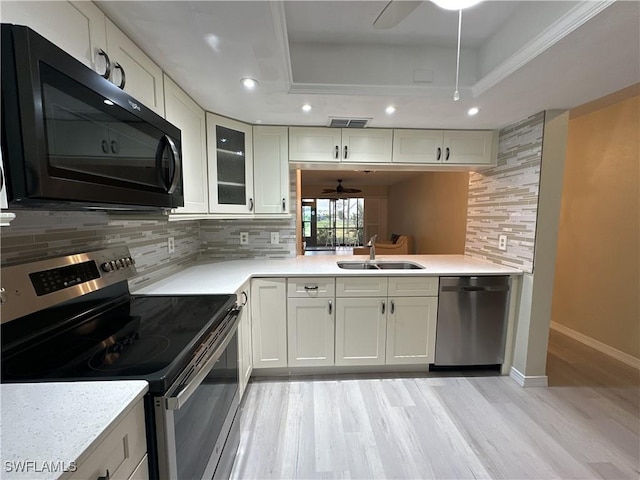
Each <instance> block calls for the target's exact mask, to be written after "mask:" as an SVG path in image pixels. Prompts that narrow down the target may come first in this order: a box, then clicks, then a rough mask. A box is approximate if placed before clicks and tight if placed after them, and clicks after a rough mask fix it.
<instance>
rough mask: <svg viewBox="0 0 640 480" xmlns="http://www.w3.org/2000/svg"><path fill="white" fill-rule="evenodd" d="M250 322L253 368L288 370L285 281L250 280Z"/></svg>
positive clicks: (276, 279)
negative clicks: (280, 368) (282, 368)
mask: <svg viewBox="0 0 640 480" xmlns="http://www.w3.org/2000/svg"><path fill="white" fill-rule="evenodd" d="M251 320H252V328H251V345H252V349H251V351H252V354H253V368H255V369H259V368H270V367H286V366H287V292H286V279H284V278H256V279H253V280H251Z"/></svg>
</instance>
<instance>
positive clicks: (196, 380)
mask: <svg viewBox="0 0 640 480" xmlns="http://www.w3.org/2000/svg"><path fill="white" fill-rule="evenodd" d="M229 315H232V316H233V317H235V318H234V320H233V325H232V326H231V328H230V329H229V330H228V331H227V334H226V336H225V339H224V341H223V342H222V343H221V344H220V345H218V347H217V348H216V349H215V351H214V352H213V354H211V356H210V357H209V359H208V360H207V363H205V365H204V366H203V367H202V369H200V371H199V372H198V373H197V374H196V375H195V376H194V377H193V379H192V380H191V381H190V382H189V383H188V384H187V386H186V387H184V388H183V389H182V390H180V392H179V393H178V394H177V395H172V394H171V395H167V396H165V397H164V403H165V410H179V409H180V408H181V407H182V406H183V405H184V404H185V403H187V401H188V400H189V398H191V395H193V394H194V392H195V391H196V390H197V389H198V387H199V386H200V384H201V383H202V382H203V381H204V379H205V378H206V377H207V375H209V372H211V370H212V369H213V367H214V365H215V364H216V362H217V361H218V360H219V359H220V357H221V356H222V353H223V352H224V350H225V348H227V345H229V343H230V342H231V339H232V338H233V335H234V334H235V333H236V331H237V330H238V323H239V321H240V319H239V315H240V309H236V310H234V311H232V312H231V313H230V314H229Z"/></svg>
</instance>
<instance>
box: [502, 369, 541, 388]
mask: <svg viewBox="0 0 640 480" xmlns="http://www.w3.org/2000/svg"><path fill="white" fill-rule="evenodd" d="M509 376H510V377H511V378H513V379H514V380H515V381H516V383H517V384H518V385H520V386H521V387H546V386H548V385H549V378H548V377H547V376H546V375H529V376H527V375H523V374H522V373H520V372H519V371H518V370H516V369H515V368H514V367H511V371H510V372H509Z"/></svg>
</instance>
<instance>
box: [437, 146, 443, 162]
mask: <svg viewBox="0 0 640 480" xmlns="http://www.w3.org/2000/svg"><path fill="white" fill-rule="evenodd" d="M441 158H442V148H440V147H438V156H437V158H436V160H437V161H438V162H439V161H440V159H441Z"/></svg>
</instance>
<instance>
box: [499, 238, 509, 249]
mask: <svg viewBox="0 0 640 480" xmlns="http://www.w3.org/2000/svg"><path fill="white" fill-rule="evenodd" d="M498 250H502V251H506V250H507V236H506V235H498Z"/></svg>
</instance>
